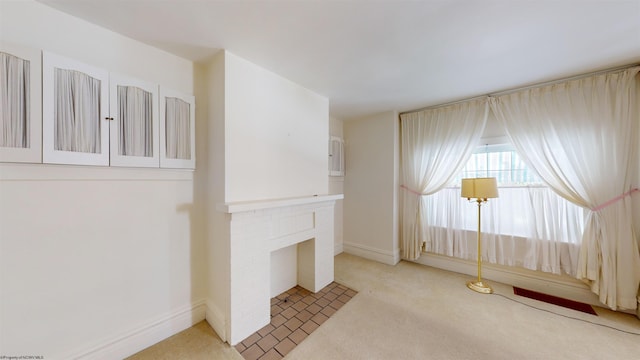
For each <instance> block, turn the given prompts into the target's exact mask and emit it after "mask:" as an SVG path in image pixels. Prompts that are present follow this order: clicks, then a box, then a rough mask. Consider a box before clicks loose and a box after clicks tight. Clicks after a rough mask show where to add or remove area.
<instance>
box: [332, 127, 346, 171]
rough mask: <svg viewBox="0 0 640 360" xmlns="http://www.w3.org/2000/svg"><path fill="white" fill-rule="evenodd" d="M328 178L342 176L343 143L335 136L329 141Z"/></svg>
mask: <svg viewBox="0 0 640 360" xmlns="http://www.w3.org/2000/svg"><path fill="white" fill-rule="evenodd" d="M329 176H344V141H343V140H342V138H340V137H337V136H331V137H330V139H329Z"/></svg>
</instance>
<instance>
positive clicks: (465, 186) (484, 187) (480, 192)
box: [461, 178, 498, 199]
mask: <svg viewBox="0 0 640 360" xmlns="http://www.w3.org/2000/svg"><path fill="white" fill-rule="evenodd" d="M461 196H462V197H463V198H467V199H471V198H474V199H490V198H497V197H498V183H497V182H496V178H470V179H462V191H461Z"/></svg>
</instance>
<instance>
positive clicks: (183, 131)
mask: <svg viewBox="0 0 640 360" xmlns="http://www.w3.org/2000/svg"><path fill="white" fill-rule="evenodd" d="M165 114H166V119H165V121H166V122H165V126H166V129H167V131H166V139H167V148H166V149H165V150H166V156H167V158H169V159H191V122H190V120H191V118H190V114H191V109H190V105H189V103H188V102H186V101H184V100H181V99H178V98H174V97H168V98H167V99H166V113H165Z"/></svg>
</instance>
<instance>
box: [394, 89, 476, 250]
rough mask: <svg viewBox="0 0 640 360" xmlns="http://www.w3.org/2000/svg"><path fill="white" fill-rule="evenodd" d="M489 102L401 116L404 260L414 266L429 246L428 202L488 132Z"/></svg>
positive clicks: (401, 229) (457, 105) (401, 241)
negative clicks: (425, 242)
mask: <svg viewBox="0 0 640 360" xmlns="http://www.w3.org/2000/svg"><path fill="white" fill-rule="evenodd" d="M488 109H489V107H488V103H487V100H486V98H485V99H480V100H472V101H467V102H464V103H459V104H454V105H450V106H444V107H439V108H434V109H427V110H423V111H418V112H413V113H406V114H402V115H400V147H401V153H400V166H401V182H402V184H403V185H402V189H401V190H402V191H401V208H400V223H401V226H400V245H401V248H402V257H403V258H404V259H407V260H416V259H417V258H419V257H420V254H421V248H422V243H423V242H424V241H425V240H426V234H427V231H428V224H427V223H426V221H425V216H424V215H425V200H424V196H425V195H429V194H433V193H435V192H437V191H439V190H441V189H442V188H444V187H445V186H446V185H447V184H449V183H450V182H451V180H452V179H453V178H454V177H455V176H456V175H457V174H458V173H459V172H460V171H461V170H462V168H463V167H464V165H465V163H466V162H467V160H468V159H469V157H470V156H471V153H472V152H473V150H474V149H475V147H476V146H477V145H478V142H479V140H480V137H481V136H482V132H483V130H484V127H485V124H486V121H487V113H488Z"/></svg>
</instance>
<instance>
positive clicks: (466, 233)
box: [425, 186, 584, 276]
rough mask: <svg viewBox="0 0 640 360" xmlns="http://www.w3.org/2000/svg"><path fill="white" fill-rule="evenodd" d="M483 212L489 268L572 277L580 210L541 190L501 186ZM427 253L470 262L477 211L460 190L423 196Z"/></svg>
mask: <svg viewBox="0 0 640 360" xmlns="http://www.w3.org/2000/svg"><path fill="white" fill-rule="evenodd" d="M499 191H500V197H499V198H498V199H491V200H489V202H488V203H487V204H485V205H483V209H482V237H483V238H482V242H483V246H482V257H483V259H484V261H486V262H489V263H492V264H500V265H508V266H520V267H524V268H527V269H531V270H539V271H544V272H550V273H554V274H563V273H564V274H570V275H574V276H575V275H576V273H577V262H578V255H579V250H580V241H581V237H582V228H583V223H584V211H583V209H582V208H581V207H579V206H576V205H574V204H572V203H570V202H569V201H567V200H565V199H563V198H561V197H560V196H558V195H557V194H556V193H554V192H553V191H552V190H551V189H550V188H548V187H545V186H532V187H529V186H507V187H500V189H499ZM425 202H426V204H425V213H426V215H425V217H426V222H427V234H426V239H427V240H426V244H427V245H426V250H427V251H428V252H432V253H436V254H441V255H446V256H452V257H457V258H462V259H467V260H473V261H475V260H476V259H477V241H476V231H477V227H478V224H477V222H476V221H477V211H478V209H477V206H475V203H471V204H470V203H469V202H467V201H466V200H465V199H461V198H460V187H447V188H444V189H442V190H440V191H438V192H437V193H435V194H433V195H429V196H426V197H425Z"/></svg>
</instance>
